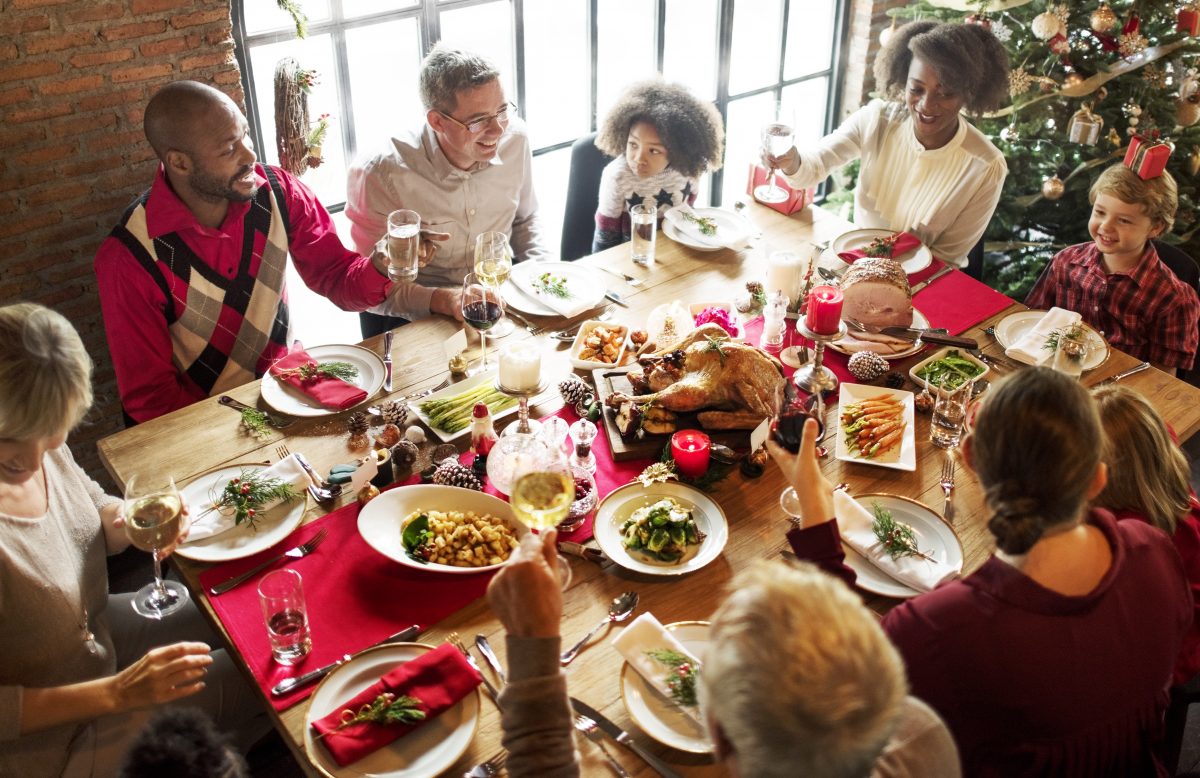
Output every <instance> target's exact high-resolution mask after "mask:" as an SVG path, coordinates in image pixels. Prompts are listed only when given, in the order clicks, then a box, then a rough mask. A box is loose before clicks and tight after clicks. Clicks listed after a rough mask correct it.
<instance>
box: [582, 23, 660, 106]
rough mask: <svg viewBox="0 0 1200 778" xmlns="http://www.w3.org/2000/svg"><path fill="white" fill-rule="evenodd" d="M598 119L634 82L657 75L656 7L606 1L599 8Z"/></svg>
mask: <svg viewBox="0 0 1200 778" xmlns="http://www.w3.org/2000/svg"><path fill="white" fill-rule="evenodd" d="M597 26H598V27H599V44H598V45H599V49H600V50H599V52H598V54H599V57H598V65H597V67H598V76H599V78H598V80H597V92H598V96H597V99H596V117H597V120H598V121H603V118H604V113H605V111H607V110H608V108H609V106H611V105H612V104H613V103H614V102H616V100H617V98H618V97H620V96H621V93H622V92H623V91H625V87H627V86H628V85H629V84H630V83H631V82H633V81H640V80H642V79H646V78H652V77H653V76H654V74H655V57H654V3H653V2H648V0H604V2H602V3H600V4H599V20H598V25H597Z"/></svg>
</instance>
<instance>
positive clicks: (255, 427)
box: [242, 408, 271, 438]
mask: <svg viewBox="0 0 1200 778" xmlns="http://www.w3.org/2000/svg"><path fill="white" fill-rule="evenodd" d="M242 427H244V428H245V430H246V431H247V432H249V433H250V434H251V435H253V436H254V437H256V438H265V437H267V436H269V435H270V434H271V425H270V423H268V422H267V414H265V413H263V412H262V411H260V410H258V409H257V408H243V409H242Z"/></svg>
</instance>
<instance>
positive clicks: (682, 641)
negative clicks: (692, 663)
mask: <svg viewBox="0 0 1200 778" xmlns="http://www.w3.org/2000/svg"><path fill="white" fill-rule="evenodd" d="M632 626H633V625H632V624H630V625H629V627H626V628H625V630H624V631H623V632H622V635H625V634H628V632H629V628H630V627H632ZM663 630H664V632H665V633H666V634H667V635H668V636H670V638H671V639H672V640H674V641H676V642H678V643H679V645H681V646H682V647H683V653H684V654H685V655H687V656H690V657H694V658H695V659H697V660H698V661H699V662H700V665H701V666H703V662H704V655H705V653H706V652H707V650H708V645H709V639H708V632H709V624H708V622H707V621H678V622H675V623H673V624H667V625H665V626H664V627H663ZM657 686H658V681H657V680H654V679H650V680H648V679H646V678H645V677H643V676H642V674H641V673H639V672H638V671H637V670H636V669H635V668H634V667H633V665H632V664H631V663H630V662H624V663H622V665H621V700H622V702H623V703H624V704H625V710H627V711H628V712H629V717H630V718H631V719H633V721H634V723H635V724H637V725H638V727H640V728H641V730H642V732H644V733H646V735H648V736H649V737H651V738H653V739H654V740H657V741H658V742H659V743H662V744H663V745H667V746H670V747H671V748H674V749H677V750H679V751H683V752H685V753H691V754H708V753H711V752H712V748H713V746H712V743H711V742H710V741H709V737H708V728H707V727H706V726H705V724H704V722H703V721H697V720H696V719H695V718H693V717H692V716H690V715H688V713H687V710H686V709H685V708H683V707H681V706H679V705H676V704H675V702H674V701H673V700H671V699H670V698H669V697H667V696H664V695H663V693H662V692H661V691H659V690H658V689H657V688H656V687H657Z"/></svg>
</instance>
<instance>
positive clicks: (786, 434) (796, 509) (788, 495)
mask: <svg viewBox="0 0 1200 778" xmlns="http://www.w3.org/2000/svg"><path fill="white" fill-rule="evenodd" d="M809 418H813V419H816V420H817V448H816V454H817V456H818V457H823V456H825V454H826V453H827V452H826V451H825V448H824V447H823V446H821V445H820V444H821V441H822V440H824V439H825V398H824V395H822V394H821V393H820V392H816V393H814V394H812V395H810V396H809V397H808V398H806V399H800V397H799V393H798V391H797V390H796V386H795V384H793V383H792V382H791V381H785V382H784V384H783V387H782V388H781V389H779V390H777V391H776V393H775V420H774V421H772V422H771V437H773V438H774V439H775V442H776V443H778V444H779V445H781V446H783V447H784V448H786V449H787V450H788V451H791V452H792V453H793V454H795V453H797V452H798V451H800V438H801V436H802V435H803V434H804V423H805V422H806V421H808V419H809ZM779 507H781V508H783V510H784V512H785V513H787V514H788V515H789V516H791V517H792V520H793V522H798V520H799V518H800V500H799V498H798V497H797V496H796V490H795V489H794V488H793V487H791V486H789V487H788V488H786V489H784V490H783V493H782V494H780V495H779Z"/></svg>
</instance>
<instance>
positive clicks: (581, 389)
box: [558, 375, 592, 407]
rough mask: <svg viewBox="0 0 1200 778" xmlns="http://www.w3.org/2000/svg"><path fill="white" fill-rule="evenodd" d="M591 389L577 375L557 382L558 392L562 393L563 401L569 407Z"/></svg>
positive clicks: (577, 402)
mask: <svg viewBox="0 0 1200 778" xmlns="http://www.w3.org/2000/svg"><path fill="white" fill-rule="evenodd" d="M591 391H592V390H591V389H589V388H588V385H587V384H585V383H584V382H583V380H582V379H581V378H580V377H579V376H577V375H572V376H570V377H569V378H567V379H565V380H563V381H560V382H559V384H558V393H559V394H561V395H562V398H563V402H565V403H566V404H567V405H569V406H571V407H575V406H576V405H578V404H579V401H580V400H582V399H583V398H584V397H586V396H587V395H589V394H591Z"/></svg>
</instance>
